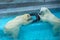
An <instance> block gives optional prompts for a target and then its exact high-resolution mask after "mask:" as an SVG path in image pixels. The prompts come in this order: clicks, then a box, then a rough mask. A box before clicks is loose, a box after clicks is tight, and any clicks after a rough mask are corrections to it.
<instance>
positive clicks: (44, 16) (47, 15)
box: [39, 7, 51, 22]
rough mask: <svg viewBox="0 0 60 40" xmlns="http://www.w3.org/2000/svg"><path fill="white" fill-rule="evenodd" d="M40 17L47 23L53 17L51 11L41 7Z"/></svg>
mask: <svg viewBox="0 0 60 40" xmlns="http://www.w3.org/2000/svg"><path fill="white" fill-rule="evenodd" d="M39 16H40V20H41V21H44V22H47V21H48V19H49V18H50V17H51V16H50V11H49V9H48V8H46V7H41V10H40V14H39Z"/></svg>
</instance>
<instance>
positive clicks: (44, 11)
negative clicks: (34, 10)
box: [39, 7, 60, 35]
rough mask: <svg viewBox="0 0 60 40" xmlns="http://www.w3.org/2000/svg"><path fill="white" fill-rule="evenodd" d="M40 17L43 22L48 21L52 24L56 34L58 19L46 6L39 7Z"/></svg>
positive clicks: (59, 25) (59, 28)
mask: <svg viewBox="0 0 60 40" xmlns="http://www.w3.org/2000/svg"><path fill="white" fill-rule="evenodd" d="M39 16H40V18H41V21H43V22H48V23H50V24H52V25H53V33H54V35H57V34H58V33H59V32H60V19H59V18H57V17H56V16H55V15H54V14H52V13H51V12H50V11H49V9H48V8H46V7H41V10H40V15H39Z"/></svg>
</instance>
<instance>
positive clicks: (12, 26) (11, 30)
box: [4, 14, 33, 38]
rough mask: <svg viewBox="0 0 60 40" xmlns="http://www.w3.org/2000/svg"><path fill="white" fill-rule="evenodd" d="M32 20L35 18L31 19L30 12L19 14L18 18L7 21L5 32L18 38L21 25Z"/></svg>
mask: <svg viewBox="0 0 60 40" xmlns="http://www.w3.org/2000/svg"><path fill="white" fill-rule="evenodd" d="M32 21H33V20H31V16H30V15H29V14H24V15H20V16H17V17H16V18H14V19H12V20H11V21H8V22H7V24H6V25H5V28H4V33H6V34H7V35H11V37H13V38H17V37H18V33H19V29H20V27H21V25H27V24H29V23H31V22H32Z"/></svg>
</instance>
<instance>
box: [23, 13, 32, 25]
mask: <svg viewBox="0 0 60 40" xmlns="http://www.w3.org/2000/svg"><path fill="white" fill-rule="evenodd" d="M22 19H23V20H22V21H23V25H26V24H29V23H31V22H32V21H33V20H32V17H31V16H30V14H24V15H22Z"/></svg>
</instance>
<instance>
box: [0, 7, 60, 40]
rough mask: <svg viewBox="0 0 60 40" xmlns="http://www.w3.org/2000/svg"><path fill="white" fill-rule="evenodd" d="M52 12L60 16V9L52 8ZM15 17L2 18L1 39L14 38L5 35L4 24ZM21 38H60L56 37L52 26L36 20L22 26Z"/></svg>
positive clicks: (8, 39) (0, 25) (31, 39)
mask: <svg viewBox="0 0 60 40" xmlns="http://www.w3.org/2000/svg"><path fill="white" fill-rule="evenodd" d="M50 10H51V12H52V13H53V14H54V15H56V16H57V17H58V18H60V9H59V8H58V9H50ZM13 18H14V17H5V18H1V19H0V40H12V39H11V38H9V37H7V36H6V35H4V33H3V30H4V25H5V24H6V23H7V22H8V21H9V20H11V19H13ZM19 36H20V38H19V40H60V39H59V37H58V36H57V37H54V36H53V32H52V26H51V25H50V24H48V23H44V22H36V23H33V24H29V25H26V26H22V27H21V31H20V34H19Z"/></svg>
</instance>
